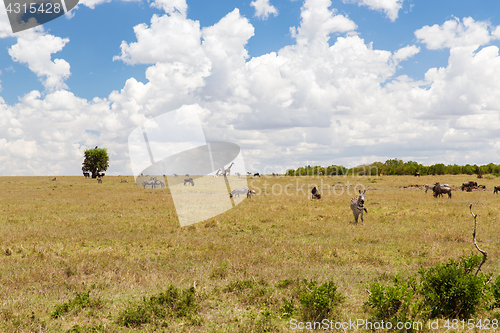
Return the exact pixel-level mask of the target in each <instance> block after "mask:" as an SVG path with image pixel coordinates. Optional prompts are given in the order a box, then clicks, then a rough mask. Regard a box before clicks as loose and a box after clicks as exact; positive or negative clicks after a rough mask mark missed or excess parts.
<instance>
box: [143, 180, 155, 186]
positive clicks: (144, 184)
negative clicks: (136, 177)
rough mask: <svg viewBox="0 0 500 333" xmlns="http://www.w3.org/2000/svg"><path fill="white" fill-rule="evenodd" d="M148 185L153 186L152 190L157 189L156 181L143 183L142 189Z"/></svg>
mask: <svg viewBox="0 0 500 333" xmlns="http://www.w3.org/2000/svg"><path fill="white" fill-rule="evenodd" d="M147 185H151V188H155V185H156V181H155V180H152V179H151V180H145V181H143V182H142V187H144V188H146V186H147Z"/></svg>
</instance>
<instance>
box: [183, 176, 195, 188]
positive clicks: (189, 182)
mask: <svg viewBox="0 0 500 333" xmlns="http://www.w3.org/2000/svg"><path fill="white" fill-rule="evenodd" d="M186 184H191V186H194V180H193V178H186V179H184V186H186Z"/></svg>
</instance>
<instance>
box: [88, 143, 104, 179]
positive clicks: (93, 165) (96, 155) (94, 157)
mask: <svg viewBox="0 0 500 333" xmlns="http://www.w3.org/2000/svg"><path fill="white" fill-rule="evenodd" d="M84 155H85V160H84V161H83V163H82V165H83V166H82V171H83V172H92V178H96V177H97V176H98V175H99V173H101V172H102V171H106V170H107V169H108V167H109V157H108V151H107V149H106V148H98V147H97V146H96V147H95V148H89V149H87V150H85V153H84Z"/></svg>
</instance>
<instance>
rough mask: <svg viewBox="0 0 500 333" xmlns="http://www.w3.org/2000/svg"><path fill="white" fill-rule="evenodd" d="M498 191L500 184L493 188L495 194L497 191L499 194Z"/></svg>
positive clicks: (499, 190)
mask: <svg viewBox="0 0 500 333" xmlns="http://www.w3.org/2000/svg"><path fill="white" fill-rule="evenodd" d="M498 192H500V185H498V186H495V187H494V188H493V194H495V193H496V194H498Z"/></svg>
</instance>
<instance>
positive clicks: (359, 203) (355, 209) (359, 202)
mask: <svg viewBox="0 0 500 333" xmlns="http://www.w3.org/2000/svg"><path fill="white" fill-rule="evenodd" d="M365 192H366V190H363V192H361V190H359V196H358V197H354V198H352V199H351V209H352V213H353V214H354V224H358V217H359V216H361V224H363V211H365V212H367V213H368V210H367V209H366V208H365Z"/></svg>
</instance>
